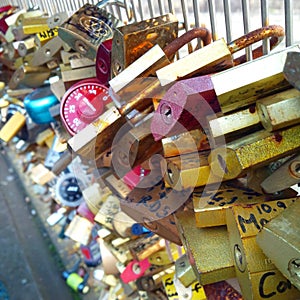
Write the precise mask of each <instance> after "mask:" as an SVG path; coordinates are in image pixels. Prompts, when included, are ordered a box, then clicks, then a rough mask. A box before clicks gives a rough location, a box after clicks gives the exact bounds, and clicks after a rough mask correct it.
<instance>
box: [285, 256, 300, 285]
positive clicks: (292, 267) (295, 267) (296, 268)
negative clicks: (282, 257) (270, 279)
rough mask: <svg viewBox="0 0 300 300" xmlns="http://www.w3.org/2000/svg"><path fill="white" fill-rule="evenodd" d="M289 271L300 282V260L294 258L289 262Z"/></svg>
mask: <svg viewBox="0 0 300 300" xmlns="http://www.w3.org/2000/svg"><path fill="white" fill-rule="evenodd" d="M288 270H289V272H290V274H291V276H292V277H293V278H294V279H295V280H297V281H299V282H300V259H299V258H294V259H292V260H291V261H290V262H289V265H288Z"/></svg>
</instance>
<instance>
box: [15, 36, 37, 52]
mask: <svg viewBox="0 0 300 300" xmlns="http://www.w3.org/2000/svg"><path fill="white" fill-rule="evenodd" d="M35 47H36V46H35V44H34V38H33V37H30V38H27V39H26V40H24V41H23V42H20V43H19V45H18V53H19V55H20V56H26V55H27V54H29V53H31V52H33V51H35Z"/></svg>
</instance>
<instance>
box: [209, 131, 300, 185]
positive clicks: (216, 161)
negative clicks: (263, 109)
mask: <svg viewBox="0 0 300 300" xmlns="http://www.w3.org/2000/svg"><path fill="white" fill-rule="evenodd" d="M299 148H300V126H299V125H296V126H293V127H288V128H287V129H282V130H280V131H276V132H274V133H270V132H267V131H264V130H263V131H258V132H257V133H253V134H250V135H248V136H246V137H244V138H241V139H237V140H235V141H233V142H230V143H228V144H227V145H226V148H223V147H220V148H216V149H213V150H212V152H211V154H210V156H209V163H210V166H211V169H212V172H213V173H214V174H215V175H216V176H219V177H220V178H223V180H227V179H233V178H237V177H238V176H241V175H242V174H245V172H246V171H247V170H249V169H250V168H253V167H255V168H257V167H260V166H263V165H267V164H269V163H270V162H272V161H275V160H278V159H279V158H282V157H284V156H287V155H290V154H293V153H296V152H297V151H298V150H299Z"/></svg>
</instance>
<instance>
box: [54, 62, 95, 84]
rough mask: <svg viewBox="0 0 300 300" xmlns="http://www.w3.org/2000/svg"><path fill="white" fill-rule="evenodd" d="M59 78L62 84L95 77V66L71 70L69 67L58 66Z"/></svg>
mask: <svg viewBox="0 0 300 300" xmlns="http://www.w3.org/2000/svg"><path fill="white" fill-rule="evenodd" d="M59 66H60V69H61V77H62V80H63V82H72V81H79V80H83V79H86V78H94V77H95V76H96V69H95V66H87V67H83V68H78V69H73V68H72V67H71V66H68V65H63V64H60V65H59Z"/></svg>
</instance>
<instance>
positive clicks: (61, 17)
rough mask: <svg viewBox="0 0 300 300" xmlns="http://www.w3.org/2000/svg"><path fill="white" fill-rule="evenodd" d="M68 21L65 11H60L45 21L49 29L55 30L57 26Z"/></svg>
mask: <svg viewBox="0 0 300 300" xmlns="http://www.w3.org/2000/svg"><path fill="white" fill-rule="evenodd" d="M67 19H68V13H67V12H65V11H61V12H58V13H55V14H53V15H52V16H50V17H49V18H48V20H47V24H48V26H49V28H50V29H54V28H57V26H60V25H62V24H63V23H64V22H65V21H66V20H67Z"/></svg>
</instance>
